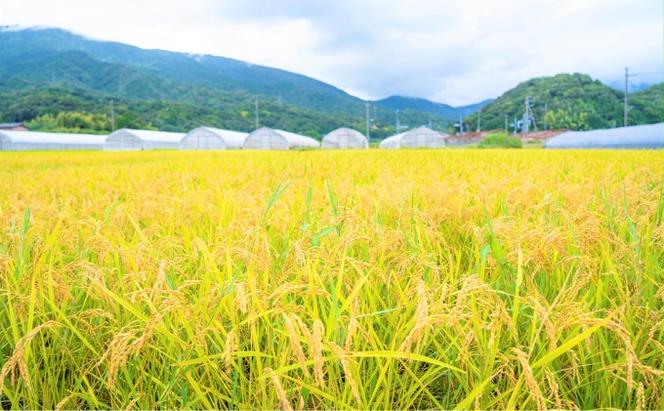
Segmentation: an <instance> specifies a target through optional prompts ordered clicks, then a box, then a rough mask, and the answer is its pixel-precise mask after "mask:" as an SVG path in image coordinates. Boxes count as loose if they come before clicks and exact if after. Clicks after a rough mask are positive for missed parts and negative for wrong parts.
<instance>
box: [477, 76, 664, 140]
mask: <svg viewBox="0 0 664 411" xmlns="http://www.w3.org/2000/svg"><path fill="white" fill-rule="evenodd" d="M526 97H528V98H529V100H530V107H531V113H532V116H533V118H534V120H535V127H536V128H540V129H541V128H543V127H544V126H545V123H546V127H548V128H550V129H558V128H567V129H572V130H589V129H596V128H611V127H617V126H622V125H623V93H622V92H621V91H619V90H616V89H614V88H612V87H609V86H607V85H605V84H603V83H602V82H600V81H599V80H593V79H592V78H591V77H590V76H588V75H586V74H579V73H575V74H557V75H555V76H551V77H539V78H534V79H531V80H528V81H525V82H523V83H521V84H519V85H518V86H516V87H515V88H513V89H511V90H508V91H506V92H505V93H504V94H503V95H501V96H500V97H498V98H497V99H495V100H494V101H492V102H491V103H489V104H487V105H486V106H485V107H483V108H482V110H481V126H482V129H484V130H489V129H502V128H504V127H505V121H506V119H507V122H508V123H510V124H512V122H513V121H514V120H515V119H519V120H520V119H521V118H522V117H523V114H524V110H525V104H524V101H525V99H526ZM629 101H630V113H629V124H632V125H633V124H649V123H657V122H661V121H662V119H661V118H662V117H661V113H662V111H661V108H662V85H661V84H659V85H656V86H653V87H651V88H649V89H646V90H643V91H641V92H637V93H633V94H630V96H629ZM476 122H477V114H473V115H471V116H469V117H467V118H466V123H467V124H468V125H473V126H474V125H475V124H476ZM510 127H511V126H510Z"/></svg>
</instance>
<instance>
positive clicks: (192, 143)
mask: <svg viewBox="0 0 664 411" xmlns="http://www.w3.org/2000/svg"><path fill="white" fill-rule="evenodd" d="M247 136H248V134H247V133H242V132H239V131H231V130H222V129H220V128H212V127H198V128H195V129H193V130H191V131H190V132H188V133H187V135H185V136H184V138H183V139H182V141H181V142H180V149H181V150H230V149H239V148H242V145H243V144H244V140H245V139H246V138H247Z"/></svg>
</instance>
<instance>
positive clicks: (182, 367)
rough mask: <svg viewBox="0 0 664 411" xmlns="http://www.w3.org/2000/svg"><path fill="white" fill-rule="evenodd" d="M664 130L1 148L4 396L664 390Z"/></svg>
mask: <svg viewBox="0 0 664 411" xmlns="http://www.w3.org/2000/svg"><path fill="white" fill-rule="evenodd" d="M662 178H663V161H662V153H661V151H548V150H547V151H543V150H539V151H538V150H516V151H507V150H504V151H503V150H412V151H407V150H401V151H389V152H387V151H378V150H370V151H335V152H332V151H326V152H320V151H309V152H250V151H249V152H247V151H244V152H211V153H184V152H137V153H99V152H97V153H93V152H87V153H86V152H79V153H75V152H74V153H70V152H66V153H65V152H62V153H35V152H31V153H0V181H1V183H0V364H1V365H2V367H1V370H0V408H6V409H8V408H12V409H35V408H39V409H41V408H46V409H164V408H168V409H173V408H187V409H286V410H291V409H292V410H301V409H384V410H391V409H431V408H437V409H454V408H457V409H537V410H543V409H554V408H555V409H561V408H564V409H573V408H581V409H588V408H606V407H613V408H620V409H661V408H662V406H663V403H662V382H663V376H662V369H663V365H662V361H663V340H662V338H663V335H662V319H663V318H664V313H663V302H662V299H663V288H662V283H663V277H662V272H663V271H662V264H663V261H662V247H663V242H662V238H663V235H662V215H663V201H662Z"/></svg>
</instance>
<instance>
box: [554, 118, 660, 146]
mask: <svg viewBox="0 0 664 411" xmlns="http://www.w3.org/2000/svg"><path fill="white" fill-rule="evenodd" d="M663 133H664V127H663V126H662V123H659V124H648V125H643V126H629V127H618V128H611V129H606V130H591V131H567V132H565V133H562V134H559V135H557V136H555V137H553V138H551V139H549V140H548V141H547V142H546V144H545V145H544V147H545V148H662V146H664V134H663Z"/></svg>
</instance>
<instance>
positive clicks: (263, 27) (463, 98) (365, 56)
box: [0, 0, 663, 104]
mask: <svg viewBox="0 0 664 411" xmlns="http://www.w3.org/2000/svg"><path fill="white" fill-rule="evenodd" d="M661 16H662V2H661V1H660V0H652V1H651V0H639V1H634V0H608V1H607V0H540V1H537V2H533V1H527V0H509V1H502V2H496V1H479V0H466V1H464V0H449V1H439V0H418V1H402V0H337V1H316V2H311V1H306V0H304V1H299V0H282V1H280V2H271V1H267V0H264V1H260V0H245V1H243V2H236V1H230V0H226V1H214V0H188V1H187V2H181V1H163V0H162V1H157V0H143V1H136V0H134V1H132V0H115V1H113V2H109V1H104V2H102V1H94V2H93V1H89V0H88V1H85V0H59V1H49V0H2V2H0V24H20V25H23V26H28V25H47V26H54V27H63V28H67V29H70V30H72V31H75V32H78V33H81V34H84V35H87V36H90V37H93V38H100V39H108V40H116V41H121V42H126V43H130V44H135V45H138V46H141V47H148V48H162V49H167V50H175V51H184V52H190V53H208V54H215V55H222V56H227V57H233V58H237V59H241V60H247V61H250V62H253V63H258V64H264V65H268V66H273V67H279V68H283V69H287V70H291V71H295V72H298V73H302V74H306V75H309V76H312V77H315V78H318V79H320V80H323V81H327V82H330V83H332V84H334V85H336V86H338V87H340V88H343V89H345V90H347V91H349V92H351V93H354V94H356V95H358V96H360V97H364V98H379V97H384V96H387V95H390V94H404V95H412V96H419V97H426V98H430V99H434V100H437V101H442V102H446V103H451V104H466V103H472V102H475V101H478V100H481V99H484V98H488V97H494V96H496V95H498V94H500V93H502V92H503V91H505V90H506V89H508V88H510V87H513V86H515V85H516V84H517V83H519V82H520V81H524V80H527V79H528V78H530V77H534V76H542V75H550V74H555V73H557V72H574V71H576V72H586V73H589V74H591V75H593V76H595V77H598V78H600V79H603V80H615V79H617V78H619V76H620V75H621V72H622V70H623V68H624V66H626V65H629V66H630V67H633V68H634V69H635V70H637V71H643V72H646V71H647V72H652V71H661V70H662V47H663V44H662V37H663V33H662V20H661ZM659 78H661V77H659ZM654 80H656V78H655V79H654Z"/></svg>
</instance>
